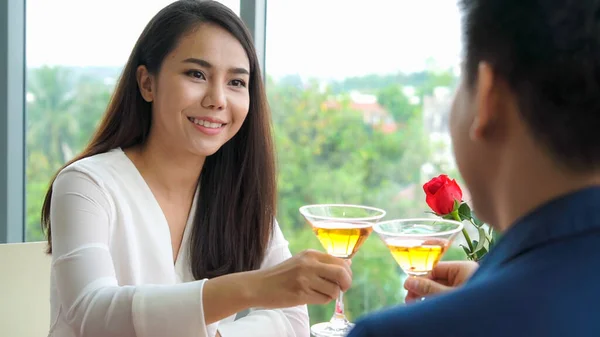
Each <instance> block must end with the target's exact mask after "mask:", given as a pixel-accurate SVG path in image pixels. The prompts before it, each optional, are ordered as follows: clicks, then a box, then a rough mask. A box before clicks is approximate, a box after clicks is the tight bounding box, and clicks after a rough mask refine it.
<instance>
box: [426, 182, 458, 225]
mask: <svg viewBox="0 0 600 337" xmlns="http://www.w3.org/2000/svg"><path fill="white" fill-rule="evenodd" d="M423 190H424V191H425V196H426V198H425V201H426V202H427V205H429V207H430V208H431V209H432V210H433V211H434V212H435V213H436V214H438V215H442V216H443V215H446V214H450V213H452V211H453V210H454V203H455V201H458V202H459V203H460V202H461V201H462V191H461V189H460V186H458V184H457V183H456V180H454V179H452V180H451V179H450V178H448V176H447V175H445V174H442V175H440V176H438V177H435V178H433V179H431V180H430V181H429V182H427V183H425V185H423Z"/></svg>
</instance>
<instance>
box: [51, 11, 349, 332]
mask: <svg viewBox="0 0 600 337" xmlns="http://www.w3.org/2000/svg"><path fill="white" fill-rule="evenodd" d="M269 121H270V116H269V112H268V108H267V103H266V98H265V93H264V89H263V84H262V82H261V77H260V69H259V67H258V62H257V57H256V53H255V50H254V48H253V45H252V43H251V38H250V35H249V33H248V31H247V30H246V29H245V28H244V26H243V23H242V22H241V21H240V20H239V18H238V17H237V16H236V15H235V14H234V13H233V12H231V11H230V10H229V9H227V8H226V7H224V6H223V5H221V4H219V3H217V2H212V1H210V2H204V1H203V2H198V1H193V0H186V1H178V2H175V3H173V4H171V5H169V6H168V7H166V8H165V9H163V10H162V11H161V12H159V13H158V14H157V15H156V16H155V17H154V18H153V19H152V20H151V21H150V23H149V24H148V25H147V27H146V28H145V30H144V31H143V33H142V34H141V36H140V38H139V40H138V42H137V43H136V45H135V47H134V49H133V51H132V54H131V56H130V58H129V60H128V62H127V64H126V66H125V68H124V70H123V74H122V76H121V78H120V80H119V83H118V85H117V87H116V90H115V93H114V95H113V98H112V100H111V102H110V104H109V106H108V110H107V112H106V114H105V116H104V119H103V120H102V122H101V123H100V126H99V129H98V131H97V132H96V134H95V135H94V136H93V138H92V140H91V142H90V144H89V146H88V147H87V148H86V149H85V151H84V152H83V153H82V154H81V155H79V156H78V157H77V158H75V159H74V160H73V161H72V162H70V163H68V164H67V165H66V167H64V168H63V169H61V170H60V171H59V173H58V175H57V177H56V178H55V180H54V181H53V184H52V188H51V189H50V190H49V191H48V193H47V195H46V199H45V203H44V207H43V212H42V222H43V224H44V227H45V229H46V230H47V233H48V242H49V245H50V247H49V252H51V253H52V256H53V264H52V281H51V282H52V290H51V311H52V325H51V329H50V334H49V335H50V336H60V337H69V336H79V337H83V336H89V337H95V336H102V337H108V336H119V337H128V336H132V337H133V336H137V337H151V336H152V337H153V336H157V337H158V336H160V337H164V336H177V337H186V336H194V337H197V336H211V337H212V336H215V335H217V336H221V335H222V336H224V337H228V336H308V335H309V332H308V315H307V310H306V306H305V304H307V303H326V302H329V301H330V300H332V299H334V298H335V297H336V296H337V292H338V291H339V289H340V288H341V289H342V290H346V289H347V288H348V287H349V286H350V283H351V273H350V270H349V267H348V266H347V265H346V264H345V263H344V262H343V261H342V260H340V259H336V258H333V257H331V256H328V255H326V254H322V253H318V252H314V251H307V252H303V253H301V254H299V255H298V256H295V257H293V258H290V256H291V254H290V252H289V250H288V247H287V242H286V241H285V239H284V238H283V235H282V233H281V231H280V229H279V227H278V225H277V223H276V222H275V220H274V215H275V209H276V205H275V198H276V195H275V194H276V186H275V169H274V154H273V144H272V139H271V130H270V123H269ZM259 308H260V309H259ZM246 309H251V310H250V312H249V314H248V315H247V316H245V317H243V318H240V319H238V320H234V318H235V316H236V313H239V312H242V311H245V310H246Z"/></svg>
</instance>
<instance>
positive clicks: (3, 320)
mask: <svg viewBox="0 0 600 337" xmlns="http://www.w3.org/2000/svg"><path fill="white" fill-rule="evenodd" d="M45 248H46V242H31V243H15V244H0V336H2V337H43V336H47V335H48V328H49V326H50V263H51V257H50V256H49V255H47V254H46V253H45V252H44V250H45Z"/></svg>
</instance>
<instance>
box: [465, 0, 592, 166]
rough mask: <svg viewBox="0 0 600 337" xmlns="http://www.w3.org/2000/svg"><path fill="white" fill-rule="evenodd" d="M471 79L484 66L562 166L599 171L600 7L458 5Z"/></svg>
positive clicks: (502, 2)
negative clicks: (514, 99) (509, 93)
mask: <svg viewBox="0 0 600 337" xmlns="http://www.w3.org/2000/svg"><path fill="white" fill-rule="evenodd" d="M461 3H462V8H463V33H464V38H463V40H464V43H465V52H466V55H465V57H466V60H465V61H466V74H465V75H466V76H467V81H468V84H469V86H470V87H472V85H473V84H474V82H475V81H476V75H477V69H478V64H479V62H480V61H486V62H488V63H489V64H491V66H492V68H493V69H494V71H495V73H496V74H497V75H498V76H500V77H501V78H502V79H503V80H505V81H506V83H508V85H509V86H510V88H511V90H512V91H513V92H514V94H515V95H516V97H517V100H518V104H519V108H520V112H521V114H522V117H523V119H524V121H525V122H526V124H527V125H528V126H529V128H530V130H531V131H532V134H533V135H534V137H535V138H536V140H537V141H538V143H540V144H542V145H543V146H545V147H546V148H547V150H548V151H549V152H550V153H551V154H552V155H553V156H554V158H555V159H556V160H557V162H559V163H560V164H563V165H564V166H565V167H566V168H568V169H572V170H576V171H590V170H593V169H596V168H600V0H461Z"/></svg>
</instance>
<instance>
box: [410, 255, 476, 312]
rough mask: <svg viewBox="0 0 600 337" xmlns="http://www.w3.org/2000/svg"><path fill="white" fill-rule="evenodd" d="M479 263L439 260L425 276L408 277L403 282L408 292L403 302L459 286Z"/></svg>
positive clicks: (473, 271)
mask: <svg viewBox="0 0 600 337" xmlns="http://www.w3.org/2000/svg"><path fill="white" fill-rule="evenodd" d="M478 267H479V265H478V264H477V263H476V262H472V261H452V262H440V263H438V264H437V265H436V266H435V268H433V270H432V271H431V273H430V274H429V275H428V276H427V278H425V277H409V278H408V279H406V282H404V288H405V289H406V290H408V294H407V295H406V298H405V299H404V301H405V302H411V301H414V300H416V299H418V298H422V297H427V296H430V295H433V294H438V293H443V292H447V291H450V290H452V289H454V288H456V287H459V286H461V285H462V284H463V283H465V281H467V280H468V279H469V278H470V277H471V275H473V273H475V271H476V270H477V268H478Z"/></svg>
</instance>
